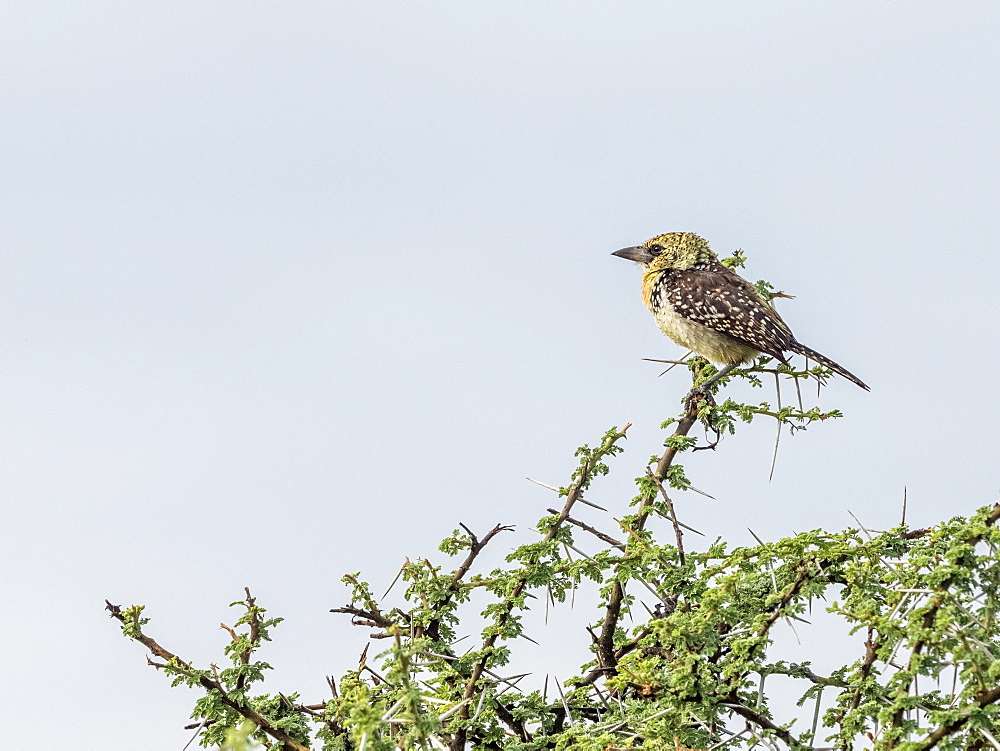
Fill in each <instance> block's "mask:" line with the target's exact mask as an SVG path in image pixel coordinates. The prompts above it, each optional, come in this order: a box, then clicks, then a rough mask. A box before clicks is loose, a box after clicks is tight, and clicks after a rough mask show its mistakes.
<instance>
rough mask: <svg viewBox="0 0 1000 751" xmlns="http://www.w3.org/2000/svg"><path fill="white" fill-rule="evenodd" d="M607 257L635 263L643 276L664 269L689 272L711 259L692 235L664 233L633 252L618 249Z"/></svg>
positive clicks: (701, 241) (702, 242)
mask: <svg viewBox="0 0 1000 751" xmlns="http://www.w3.org/2000/svg"><path fill="white" fill-rule="evenodd" d="M611 255H613V256H618V257H619V258H624V259H626V260H628V261H635V262H636V263H638V264H639V265H640V266H642V269H643V271H645V272H646V273H649V272H657V271H665V270H667V269H682V270H683V269H690V268H693V267H695V266H699V265H701V264H705V263H708V262H709V261H711V260H712V259H714V258H715V254H714V253H713V252H712V249H711V248H709V247H708V240H706V239H704V238H703V237H699V236H698V235H696V234H694V233H693V232H668V233H667V234H665V235H657V236H656V237H654V238H652V239H650V240H647V241H646V242H644V243H643V244H642V245H637V246H635V247H633V248H622V249H621V250H616V251H615V252H614V253H612V254H611Z"/></svg>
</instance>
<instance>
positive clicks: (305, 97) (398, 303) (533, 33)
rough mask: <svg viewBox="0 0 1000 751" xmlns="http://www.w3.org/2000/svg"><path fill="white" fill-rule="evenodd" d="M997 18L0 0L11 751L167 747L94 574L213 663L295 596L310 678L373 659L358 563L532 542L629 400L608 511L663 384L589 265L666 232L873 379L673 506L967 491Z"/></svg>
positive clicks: (171, 713)
mask: <svg viewBox="0 0 1000 751" xmlns="http://www.w3.org/2000/svg"><path fill="white" fill-rule="evenodd" d="M998 32H1000V7H998V6H997V4H996V3H993V2H962V3H949V4H947V5H945V4H940V3H928V2H925V3H912V2H910V3H878V4H872V3H851V2H837V3H794V2H784V3H778V2H758V3H719V2H700V3H686V4H682V3H627V4H623V3H603V4H594V3H589V4H581V3H554V2H548V3H493V4H485V3H464V4H463V3H365V4H357V5H354V6H349V5H347V4H335V3H316V2H288V1H286V2H282V3H266V2H259V1H258V2H246V1H245V0H241V1H240V2H222V1H220V2H211V3H206V2H172V3H169V4H167V3H159V4H158V3H134V2H94V3H70V2H61V3H60V2H42V1H35V2H30V3H29V2H9V3H5V4H4V5H3V7H2V8H0V71H2V72H0V95H2V114H0V143H2V149H3V160H2V167H0V202H2V207H3V211H2V212H0V326H2V331H0V341H2V342H3V348H2V358H3V365H2V368H0V451H2V457H3V460H2V479H0V492H2V499H0V535H2V536H3V539H2V544H0V566H2V574H0V600H2V602H4V603H5V607H4V611H5V612H4V616H3V618H2V619H0V632H2V633H0V644H2V646H0V663H2V666H3V667H2V669H0V681H2V693H3V707H4V709H3V712H2V714H0V737H2V738H3V739H4V740H3V745H5V746H9V747H11V748H13V747H17V746H19V745H23V744H28V743H34V742H38V739H39V737H43V738H44V743H43V745H44V746H45V747H52V748H56V747H60V746H68V747H73V748H102V749H118V748H121V749H126V748H136V747H140V746H141V747H143V748H148V749H151V750H153V751H159V750H160V749H163V750H164V751H167V750H174V749H179V748H180V747H181V746H183V744H184V742H186V740H187V738H188V736H189V733H188V732H187V731H184V730H182V726H183V724H184V723H185V721H186V720H185V718H186V716H187V714H188V712H189V711H190V708H191V706H192V704H193V702H194V699H195V698H196V696H195V694H194V693H188V692H187V691H184V690H170V689H169V688H168V685H167V681H166V680H165V679H164V678H163V676H160V675H157V674H155V673H154V671H153V670H151V669H149V668H147V667H146V666H145V665H144V656H143V653H142V650H141V648H140V647H138V646H137V645H133V644H129V643H128V642H126V641H125V640H124V639H123V638H122V637H121V635H120V634H119V632H118V629H117V628H116V627H115V624H114V623H112V622H109V621H108V619H107V616H106V614H105V613H104V612H103V611H102V605H103V600H104V598H105V597H107V598H109V599H110V600H111V601H112V602H117V603H121V604H123V605H128V604H131V603H145V604H147V606H148V611H147V612H148V614H149V615H150V616H151V617H152V618H153V622H152V624H151V626H150V633H151V634H153V635H154V636H155V637H156V638H157V639H159V640H160V641H161V643H163V644H164V645H165V646H167V647H168V648H171V649H174V650H176V651H177V652H179V653H181V654H182V655H184V656H185V657H187V658H190V659H192V660H194V661H197V662H200V663H202V664H204V663H205V662H207V661H208V660H210V659H218V655H219V654H220V650H221V646H222V644H223V643H224V637H225V634H224V632H222V631H220V630H218V623H219V621H220V620H225V621H226V622H228V623H231V622H232V620H234V618H235V616H234V615H231V614H230V612H229V611H227V609H226V607H225V605H226V603H228V602H230V601H232V600H235V599H238V597H239V596H240V594H241V591H242V587H243V586H245V585H248V586H250V587H251V588H252V589H253V591H254V592H255V594H257V595H258V597H259V599H260V601H261V603H262V604H264V605H265V606H266V607H269V608H270V609H271V611H272V612H273V613H275V614H279V615H282V616H285V617H286V618H288V620H287V621H286V623H285V624H283V625H282V626H281V627H280V628H279V629H278V630H277V631H276V632H275V637H276V641H275V643H274V645H272V646H271V647H269V650H268V652H267V653H266V654H265V655H264V657H265V659H268V660H269V661H271V662H272V663H273V664H275V665H276V666H278V667H279V671H278V674H277V681H276V682H275V683H274V684H273V690H275V691H277V690H282V691H290V690H296V689H300V690H304V691H306V692H307V695H306V696H305V697H304V698H307V699H310V700H318V699H321V698H323V696H324V695H325V694H324V692H325V685H324V683H323V676H324V674H326V673H337V674H339V673H340V672H342V671H343V670H345V669H347V668H348V667H350V666H351V664H352V661H353V660H354V657H355V656H356V654H357V653H358V652H359V651H360V648H361V646H362V642H363V638H362V637H363V633H362V632H361V631H360V630H356V632H355V631H352V630H351V629H350V627H349V626H348V625H347V623H346V621H344V620H339V619H338V618H337V617H335V616H332V615H330V614H329V613H328V612H327V611H328V609H329V608H331V607H335V606H339V605H342V604H344V602H345V594H344V589H343V588H342V586H341V585H340V584H339V578H340V576H341V574H342V573H344V572H347V571H357V570H363V571H365V572H367V573H369V574H370V576H371V578H372V579H373V581H374V583H375V587H376V589H381V588H384V586H385V585H387V584H388V582H389V580H391V578H392V575H393V573H394V572H395V569H396V568H397V567H398V565H399V563H400V561H401V560H402V558H403V556H405V555H410V556H418V555H427V554H431V553H433V552H434V550H435V547H436V543H437V541H438V540H439V539H440V538H441V537H443V536H445V535H446V534H447V533H448V532H449V531H450V530H451V529H452V528H453V527H454V526H455V525H456V524H457V522H459V521H463V522H465V523H466V524H468V525H469V526H470V527H472V528H474V529H480V530H485V529H487V528H489V527H491V526H492V525H493V524H495V523H497V522H503V523H508V524H514V525H516V526H517V527H518V530H519V532H518V535H517V536H516V537H515V536H511V538H510V542H509V543H505V544H513V543H514V542H518V541H525V540H527V539H530V527H531V525H532V524H533V522H534V521H535V520H536V519H537V518H538V517H539V516H541V515H542V514H543V513H544V508H545V507H546V506H547V505H551V503H552V498H551V497H550V495H549V494H548V493H547V492H546V491H544V490H543V489H541V488H539V487H537V486H535V485H531V484H529V483H527V482H526V481H525V480H524V478H525V476H531V477H535V478H538V479H540V480H542V481H544V482H549V483H551V484H554V485H560V484H565V483H566V481H567V478H568V474H569V472H570V471H571V469H572V467H573V463H574V462H573V458H572V454H573V450H574V449H575V447H576V446H578V445H579V444H580V443H583V442H593V441H595V440H596V439H597V438H598V437H599V436H600V435H601V433H602V432H603V431H604V430H605V429H607V428H608V427H610V426H612V425H622V424H624V423H625V422H632V423H634V427H633V429H632V431H631V432H630V438H629V441H628V448H629V451H628V453H627V454H626V455H624V456H623V457H622V458H620V459H618V460H616V462H615V464H614V468H615V470H616V475H615V476H614V477H613V478H609V479H608V480H607V481H605V482H603V483H599V484H598V485H596V486H595V488H594V490H593V492H592V498H593V500H595V501H596V502H598V503H601V504H602V505H605V506H608V507H609V508H610V507H613V508H614V509H616V512H615V515H618V513H619V512H620V510H621V509H622V508H623V506H624V502H625V501H626V500H627V499H628V498H629V497H631V494H632V492H631V488H630V478H632V477H634V476H635V475H638V474H641V473H642V471H643V470H642V467H643V464H644V461H645V460H646V458H647V457H648V456H649V455H650V454H652V453H655V452H658V450H659V446H660V443H661V441H662V437H661V434H660V432H659V430H658V425H659V423H660V422H661V421H662V420H663V419H665V418H666V417H669V416H671V415H673V414H674V412H675V408H676V405H677V402H678V399H679V398H680V396H681V395H682V393H683V392H684V390H685V382H684V377H683V375H682V374H681V373H679V372H674V373H671V374H670V375H669V376H666V377H664V378H657V373H658V372H659V369H658V367H657V366H655V365H653V364H650V363H646V362H643V361H642V359H641V358H643V357H664V358H669V357H674V356H677V355H679V354H681V353H680V351H679V350H678V348H677V347H676V346H674V345H673V344H672V343H671V342H669V341H668V340H666V339H665V338H663V337H662V336H661V335H660V334H659V332H658V331H657V329H656V327H655V325H654V324H653V322H652V320H651V318H650V317H649V315H648V313H647V312H646V311H645V309H644V308H643V307H642V304H641V301H640V299H639V275H638V271H637V269H635V268H634V267H633V266H632V265H630V264H626V263H623V262H622V261H621V260H619V259H617V258H612V257H611V256H610V255H609V254H610V252H611V251H613V250H615V249H617V248H620V247H622V246H625V245H632V244H636V243H638V242H642V241H644V240H645V239H647V238H648V237H650V236H652V235H655V234H659V233H661V232H668V231H693V232H698V233H699V234H702V235H704V236H705V237H707V238H708V239H709V240H710V241H711V243H712V245H713V247H714V248H715V249H716V250H717V251H718V252H719V253H720V254H728V253H730V252H731V251H732V250H734V249H736V248H742V249H743V250H744V251H745V252H746V253H747V255H748V256H749V258H750V264H749V269H748V270H747V276H749V277H750V278H752V279H759V278H766V279H769V280H770V281H772V282H773V283H774V284H775V285H776V286H777V287H779V288H781V289H783V290H786V291H788V292H790V293H792V294H794V295H796V298H795V299H794V300H785V301H782V302H781V305H780V309H781V311H782V314H783V315H784V316H785V318H786V320H787V321H788V322H789V323H790V325H791V326H792V328H793V329H794V331H795V332H796V334H797V335H798V337H799V338H800V339H801V340H802V341H804V342H805V343H806V344H808V345H809V346H811V347H814V348H815V349H817V350H819V351H821V352H823V353H825V354H827V355H829V356H831V357H833V358H834V359H836V360H838V361H840V362H841V363H843V364H844V365H845V366H846V367H847V368H849V369H850V370H851V371H853V372H855V373H857V374H858V375H859V376H860V377H861V378H863V379H864V380H865V381H867V382H868V383H869V384H870V385H871V386H872V391H871V393H864V392H862V391H861V390H860V389H857V388H856V387H855V386H853V385H851V384H850V383H847V382H844V381H838V382H835V383H833V384H832V385H831V386H830V388H829V389H827V390H825V391H824V392H823V395H822V397H821V401H820V403H821V404H822V405H823V406H824V407H828V408H834V407H838V408H841V409H843V410H844V411H845V412H846V418H845V419H844V420H842V421H839V422H836V423H833V424H825V425H821V426H816V427H815V428H814V429H810V430H809V431H808V432H806V433H804V434H799V435H796V436H794V437H793V438H789V437H788V436H785V438H784V439H783V441H782V448H781V453H780V456H779V459H778V467H777V471H776V475H775V478H774V480H773V481H772V482H768V480H767V475H768V465H769V461H770V452H771V439H772V427H771V425H769V424H765V423H761V424H760V425H757V424H754V425H753V426H751V427H750V428H749V429H745V430H743V431H742V432H741V433H740V435H739V436H737V437H736V438H735V439H730V440H727V441H726V442H724V443H723V444H722V445H721V446H720V448H719V449H718V451H716V452H705V453H702V454H698V455H695V456H693V457H690V458H689V460H688V462H687V463H686V465H687V467H688V473H689V475H690V477H691V479H692V481H693V482H694V483H695V485H697V486H698V487H701V488H703V489H705V490H706V491H708V492H710V493H712V495H714V496H715V497H716V499H717V500H715V501H708V500H707V499H704V498H702V497H700V496H691V497H683V498H681V499H680V500H679V501H678V503H679V506H680V510H681V514H682V518H684V519H685V520H686V521H687V522H688V523H690V524H692V525H693V526H696V527H698V528H700V529H702V530H703V531H705V532H706V533H707V534H709V536H710V537H713V536H716V535H722V536H725V537H727V538H729V539H731V540H733V541H734V542H736V543H741V544H743V543H748V542H750V541H751V540H750V538H749V536H748V534H747V532H746V527H747V526H753V528H754V530H755V531H756V532H757V533H758V534H760V535H762V536H764V537H772V538H773V537H776V536H778V535H783V534H787V533H790V532H792V531H793V530H803V529H809V528H815V527H821V526H823V527H830V528H840V527H843V526H847V525H850V524H852V520H851V519H850V516H849V515H848V509H850V510H852V511H854V512H855V513H856V514H858V515H859V516H860V517H861V519H862V521H864V522H865V523H866V524H870V525H871V526H873V527H880V526H886V525H891V524H893V523H894V522H895V521H896V520H897V519H898V516H899V508H900V502H901V498H902V494H903V487H904V486H906V487H907V488H908V494H909V506H910V511H909V514H910V519H911V520H912V521H913V522H914V523H916V524H930V523H933V522H934V521H935V520H938V519H940V518H944V517H948V516H951V515H954V514H964V513H967V512H970V511H972V510H973V509H975V508H977V507H979V506H983V505H986V504H990V503H993V502H995V501H996V500H997V497H998V489H1000V476H998V475H1000V472H998V462H997V458H996V454H997V448H998V442H997V438H996V428H995V425H996V424H997V422H998V420H1000V403H998V399H997V396H996V393H997V389H996V385H997V375H996V373H997V366H998V357H997V340H998V335H997V325H996V304H995V300H996V298H997V294H996V284H997V282H998V279H1000V261H998V254H997V244H998V239H1000V212H998V205H1000V178H998V156H1000V149H998V141H1000V139H998V125H1000V106H998V97H997V80H998V74H1000V65H998V62H1000V52H998V48H997V45H996V39H997V38H998ZM736 392H737V395H739V394H742V395H743V396H748V397H754V398H769V397H770V396H771V392H770V391H768V392H767V393H766V394H764V395H762V397H758V395H757V394H755V393H752V392H750V390H749V389H740V388H737V389H736ZM591 520H592V521H594V522H595V523H598V524H600V523H601V522H600V519H599V517H598V516H594V517H592V518H591ZM497 552H498V553H501V552H503V551H502V550H498V551H497ZM543 636H544V634H543ZM536 638H538V636H537V635H536ZM581 644H583V641H581ZM542 657H544V654H540V655H539V656H538V657H536V658H534V659H541V658H542ZM581 659H583V658H582V657H581ZM573 661H578V660H575V658H574V660H573ZM540 669H545V668H544V666H543V667H542V668H540ZM558 669H559V670H561V669H562V668H561V667H560V668H558ZM310 692H311V693H310Z"/></svg>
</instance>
